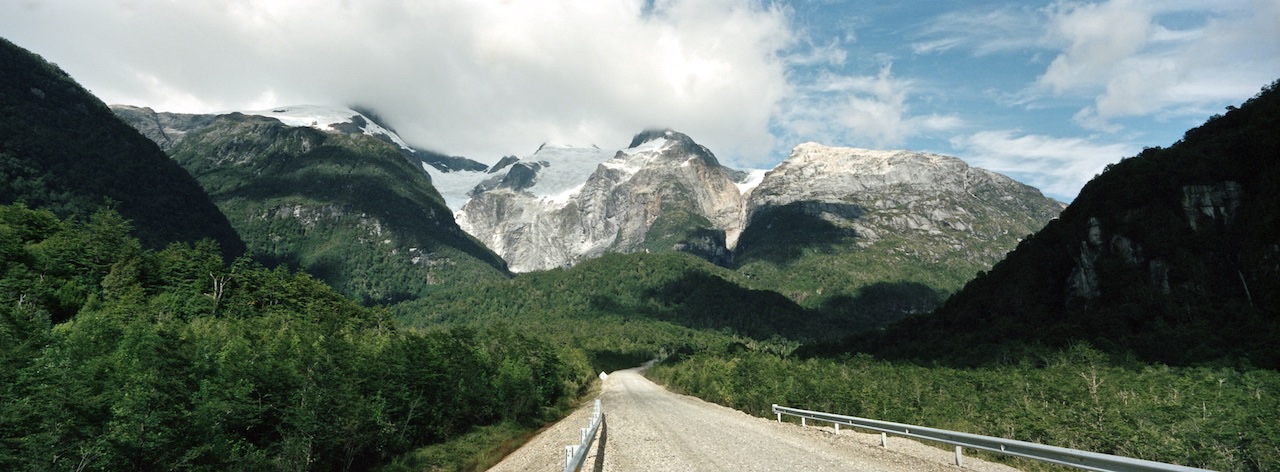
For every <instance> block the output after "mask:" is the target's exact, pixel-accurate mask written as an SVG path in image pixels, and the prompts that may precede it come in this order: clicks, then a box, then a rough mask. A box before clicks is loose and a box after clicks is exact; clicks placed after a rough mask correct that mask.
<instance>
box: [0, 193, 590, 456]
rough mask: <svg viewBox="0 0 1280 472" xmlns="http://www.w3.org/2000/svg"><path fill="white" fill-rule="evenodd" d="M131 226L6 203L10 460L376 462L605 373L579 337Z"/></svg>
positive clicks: (1, 305)
mask: <svg viewBox="0 0 1280 472" xmlns="http://www.w3.org/2000/svg"><path fill="white" fill-rule="evenodd" d="M128 231H129V225H128V222H127V221H125V220H123V219H121V218H120V217H119V216H118V215H117V214H115V213H114V212H110V211H100V212H98V213H95V214H94V215H93V217H92V218H91V219H90V221H88V222H85V223H79V222H75V221H62V220H60V219H58V218H57V217H56V216H54V215H53V214H52V213H50V212H49V211H47V210H34V209H28V208H25V207H23V206H3V207H0V274H2V275H0V288H3V290H0V359H2V360H3V361H4V362H3V365H2V366H0V469H4V470H67V469H74V470H102V471H115V470H150V469H154V468H165V469H202V470H302V469H306V470H367V469H369V468H371V467H373V466H374V465H377V464H381V463H385V462H386V461H388V460H390V459H391V458H394V457H397V456H399V455H400V454H403V453H405V452H408V451H410V450H412V449H414V448H417V447H420V446H423V445H426V444H430V443H435V442H440V441H444V440H448V439H451V438H455V437H457V436H459V435H461V434H463V433H465V432H466V431H468V430H469V429H470V428H471V427H472V426H475V425H482V424H493V423H497V422H502V421H509V422H517V423H519V422H531V423H532V424H538V422H541V421H545V420H547V419H548V418H546V417H545V415H546V414H547V413H548V410H549V408H551V407H553V406H555V405H557V404H558V403H559V402H564V401H570V400H572V399H573V398H575V397H576V396H577V395H578V394H579V393H580V392H581V389H582V388H583V386H584V385H585V382H586V381H587V380H589V379H590V378H591V375H590V374H591V371H590V367H589V366H588V365H587V364H586V358H585V356H583V354H582V353H581V352H579V351H575V350H573V349H566V348H560V347H557V346H555V345H551V344H547V343H546V342H544V341H540V340H537V339H534V338H530V337H527V336H525V335H522V334H517V333H514V332H511V331H506V330H501V329H481V330H473V329H463V328H459V329H445V330H429V331H425V332H417V331H406V330H403V329H401V328H399V327H398V324H397V323H396V322H395V321H394V320H393V319H391V318H390V316H389V315H388V313H387V312H386V311H384V310H380V309H369V308H363V307H361V306H359V305H358V304H356V303H355V302H353V301H351V300H349V299H347V298H345V297H343V296H341V295H339V294H337V293H336V292H334V291H333V290H332V289H330V288H329V287H327V286H326V285H324V284H323V283H321V282H319V281H317V280H315V279H313V278H311V277H310V276H307V275H306V274H303V273H295V272H290V271H287V270H284V269H274V270H272V269H267V268H264V267H262V266H261V265H259V264H257V263H255V262H253V261H251V260H249V259H243V258H242V259H238V260H236V261H234V263H231V264H227V263H226V261H224V260H223V259H222V257H221V256H220V255H219V253H218V248H217V246H216V245H215V244H212V243H200V244H198V245H194V246H193V245H190V244H185V243H175V244H172V245H170V246H168V247H166V248H164V249H162V250H158V251H152V250H146V249H143V248H142V246H141V245H140V243H139V242H138V241H137V240H136V239H134V238H131V237H129V236H128Z"/></svg>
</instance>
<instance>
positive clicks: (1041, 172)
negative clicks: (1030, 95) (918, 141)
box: [951, 130, 1140, 201]
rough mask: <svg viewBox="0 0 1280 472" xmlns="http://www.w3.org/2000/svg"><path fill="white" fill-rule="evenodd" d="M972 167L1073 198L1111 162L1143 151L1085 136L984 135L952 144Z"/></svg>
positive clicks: (954, 141)
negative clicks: (1096, 140)
mask: <svg viewBox="0 0 1280 472" xmlns="http://www.w3.org/2000/svg"><path fill="white" fill-rule="evenodd" d="M951 145H952V146H953V147H955V148H956V149H960V150H961V156H962V157H964V159H965V160H966V161H968V163H969V164H971V165H974V166H978V167H981V168H984V169H988V170H993V171H996V172H1000V173H1002V174H1007V175H1009V176H1012V177H1014V178H1017V179H1018V180H1021V181H1023V182H1025V183H1027V184H1028V185H1031V186H1033V187H1036V188H1039V189H1040V190H1041V191H1043V192H1045V193H1046V194H1048V195H1050V196H1053V197H1055V198H1058V199H1062V200H1068V201H1069V200H1072V199H1074V198H1075V196H1076V194H1077V193H1079V192H1080V188H1081V187H1083V186H1084V184H1085V183H1086V182H1088V181H1089V180H1090V179H1092V178H1093V177H1094V176H1095V175H1097V174H1099V173H1101V172H1102V170H1103V168H1105V167H1106V166H1107V164H1111V163H1114V162H1117V161H1119V160H1120V159H1122V158H1124V157H1128V156H1133V155H1136V154H1137V153H1138V151H1140V150H1139V149H1135V148H1133V146H1132V145H1128V144H1119V143H1110V144H1100V143H1097V142H1093V141H1092V140H1090V139H1084V138H1057V137H1052V136H1043V135H1034V134H1022V133H1020V132H1018V131H1014V130H998V131H982V132H978V133H974V134H972V135H967V136H959V137H956V138H953V139H952V140H951Z"/></svg>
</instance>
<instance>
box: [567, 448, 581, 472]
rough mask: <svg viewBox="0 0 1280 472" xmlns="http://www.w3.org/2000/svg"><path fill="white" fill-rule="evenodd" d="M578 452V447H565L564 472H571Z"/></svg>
mask: <svg viewBox="0 0 1280 472" xmlns="http://www.w3.org/2000/svg"><path fill="white" fill-rule="evenodd" d="M577 452H578V446H565V447H564V470H566V471H568V470H570V467H573V456H574V455H576V453H577Z"/></svg>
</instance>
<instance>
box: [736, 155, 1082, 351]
mask: <svg viewBox="0 0 1280 472" xmlns="http://www.w3.org/2000/svg"><path fill="white" fill-rule="evenodd" d="M746 206H747V212H746V213H747V216H746V219H747V224H746V229H745V230H744V231H743V233H742V237H741V239H740V240H739V242H738V245H737V247H736V250H735V256H736V259H737V266H736V268H737V270H738V272H740V273H741V274H743V275H745V276H746V278H747V280H749V281H750V283H751V285H752V286H755V287H769V288H771V289H773V290H777V291H779V292H782V293H783V294H785V295H787V296H789V297H791V298H792V299H794V300H796V301H798V302H800V303H801V304H803V305H805V306H807V307H810V308H815V309H822V310H826V311H832V312H836V313H842V315H841V316H839V317H842V318H845V319H848V320H849V321H850V323H856V324H861V325H863V326H867V327H874V326H879V325H883V324H885V323H887V322H889V321H893V320H895V319H897V318H900V317H903V316H906V315H908V314H911V313H918V312H923V311H928V310H931V309H933V308H935V307H936V306H937V304H939V303H940V302H941V300H942V298H943V297H945V295H946V294H948V293H950V292H952V291H954V290H957V289H959V288H960V286H961V285H962V284H964V282H965V281H967V280H969V279H970V278H971V277H973V275H974V274H975V273H977V272H978V271H980V270H985V269H987V268H989V267H990V266H991V265H992V264H994V263H995V262H996V261H998V260H1000V258H1002V257H1003V256H1004V255H1005V253H1006V252H1008V251H1009V250H1010V249H1012V248H1013V247H1014V246H1015V245H1016V244H1017V242H1018V241H1019V240H1020V239H1021V238H1022V237H1024V236H1026V235H1028V234H1031V233H1032V232H1034V231H1036V230H1038V229H1039V228H1041V227H1042V226H1043V225H1044V223H1045V222H1047V221H1049V220H1050V219H1052V218H1053V217H1054V216H1056V215H1057V214H1058V212H1059V211H1061V209H1062V206H1061V204H1060V203H1058V202H1056V201H1054V200H1052V199H1049V198H1046V197H1044V196H1043V195H1041V194H1040V192H1039V191H1037V190H1036V189H1034V188H1032V187H1029V186H1026V185H1023V184H1021V183H1018V182H1015V181H1013V180H1012V179H1010V178H1008V177H1005V176H1003V175H1000V174H996V173H994V172H990V171H987V170H983V169H978V168H974V167H970V166H969V165H967V164H965V163H964V162H963V161H961V160H960V159H957V158H954V157H947V156H940V155H935V154H926V153H919V152H910V151H874V150H868V149H854V148H839V147H827V146H823V145H820V144H815V143H806V144H802V145H800V146H797V147H796V148H795V149H794V150H793V151H792V152H791V155H790V157H788V158H787V159H786V160H785V161H783V162H782V163H780V164H779V165H778V166H777V167H776V168H774V169H773V170H772V171H770V172H768V173H766V174H765V176H764V179H763V180H762V181H761V182H760V184H759V185H758V186H757V187H755V188H754V189H753V190H752V191H751V192H750V194H749V196H748V198H747V203H746Z"/></svg>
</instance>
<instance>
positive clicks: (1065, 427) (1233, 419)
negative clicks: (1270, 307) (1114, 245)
mask: <svg viewBox="0 0 1280 472" xmlns="http://www.w3.org/2000/svg"><path fill="white" fill-rule="evenodd" d="M649 375H650V376H651V377H653V378H655V379H656V380H658V381H661V382H664V383H667V384H668V385H669V386H671V387H673V388H675V389H678V390H682V391H685V392H688V393H690V394H692V395H696V396H698V397H701V398H703V399H706V400H708V401H713V402H716V403H720V404H723V405H726V406H729V407H733V408H737V409H740V410H743V411H746V412H748V413H751V414H754V415H758V416H765V417H772V414H771V410H770V405H772V404H775V403H776V404H779V405H785V406H790V407H795V408H804V409H810V410H818V411H826V412H832V413H838V414H843V415H850V416H859V417H865V418H875V419H880V420H886V421H895V422H901V423H908V424H915V425H920V426H929V427H935V428H942V429H949V430H953V431H962V432H969V433H976V434H983V435H988V436H998V437H1004V438H1010V439H1019V440H1023V441H1030V442H1035V443H1041V444H1049V445H1054V446H1062V447H1070V448H1075V449H1083V450H1089V451H1096V452H1102V453H1108V454H1116V455H1121V456H1126V457H1136V458H1141V459H1147V460H1155V461H1160V462H1169V463H1175V464H1183V465H1190V466H1195V467H1202V468H1208V469H1212V470H1276V469H1277V468H1280V427H1278V426H1277V425H1276V422H1275V412H1276V411H1280V374H1277V373H1276V372H1274V371H1269V370H1256V369H1249V368H1245V369H1239V370H1237V369H1232V368H1211V367H1195V368H1170V367H1165V366H1139V365H1135V366H1130V367H1117V366H1116V365H1115V364H1114V363H1113V361H1111V360H1109V359H1108V358H1107V356H1106V355H1105V354H1103V353H1102V352H1100V351H1097V350H1095V349H1092V348H1090V347H1088V346H1084V345H1075V346H1072V347H1070V348H1068V349H1066V350H1063V351H1057V352H1052V353H1048V354H1047V355H1046V356H1045V357H1042V358H1034V359H1028V360H1026V361H1024V362H1021V363H1018V364H1014V365H1005V366H999V367H987V368H980V369H956V368H948V367H936V366H935V367H921V366H917V365H911V364H903V363H891V362H886V361H879V360H875V359H872V358H871V357H870V356H867V355H859V356H855V357H844V358H841V359H839V360H832V359H808V360H798V359H794V358H780V357H778V356H775V355H770V354H762V353H758V352H750V351H743V352H739V353H736V354H733V355H725V354H718V355H712V354H702V355H695V356H692V357H690V358H686V359H685V360H683V361H681V362H677V363H660V364H658V365H657V366H655V367H654V368H652V369H650V371H649ZM991 457H996V458H1001V459H1002V460H1006V461H1010V462H1012V463H1013V464H1014V465H1016V466H1018V467H1019V468H1023V469H1035V470H1046V469H1048V467H1047V466H1046V465H1045V464H1043V463H1035V462H1031V461H1019V460H1016V459H1010V458H1009V457H1008V456H991ZM1055 470H1056V469H1055Z"/></svg>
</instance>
